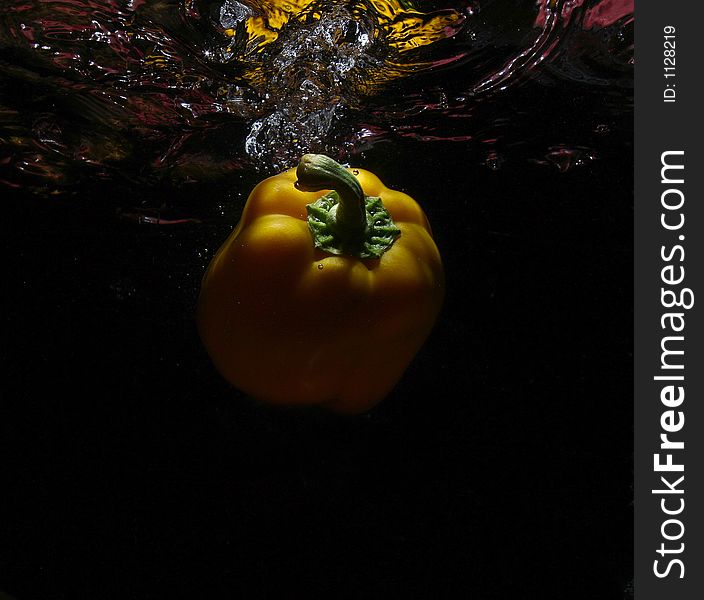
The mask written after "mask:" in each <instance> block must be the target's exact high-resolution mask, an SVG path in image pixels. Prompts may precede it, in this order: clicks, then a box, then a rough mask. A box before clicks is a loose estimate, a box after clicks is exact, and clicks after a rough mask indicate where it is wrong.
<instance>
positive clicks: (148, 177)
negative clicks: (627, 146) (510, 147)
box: [0, 0, 633, 195]
mask: <svg viewBox="0 0 704 600" xmlns="http://www.w3.org/2000/svg"><path fill="white" fill-rule="evenodd" d="M401 4H402V3H401ZM401 4H399V2H398V1H397V0H374V1H372V0H364V1H360V2H357V3H347V2H334V1H331V0H322V1H315V2H314V1H306V0H298V1H291V2H287V3H285V2H282V3H279V4H277V3H276V2H273V1H269V2H266V1H264V0H259V1H255V0H252V1H251V2H250V3H249V4H244V3H240V2H237V1H236V0H226V1H224V2H220V1H217V2H211V1H201V2H196V1H195V0H190V1H186V0H181V1H163V2H140V1H137V0H135V1H131V2H123V1H118V0H94V1H93V2H77V1H73V0H57V1H49V2H31V1H27V2H22V3H17V2H3V5H5V6H6V8H5V9H4V10H3V16H2V19H1V21H0V23H1V25H0V49H1V50H0V52H1V54H0V77H2V82H3V83H2V88H0V156H2V170H1V171H0V180H2V182H3V183H4V184H5V185H7V186H11V187H21V188H26V189H31V190H32V191H34V192H36V193H39V194H46V195H58V194H66V193H70V192H72V191H73V190H75V189H76V187H77V186H80V185H81V184H82V183H83V182H85V181H86V180H95V179H99V180H101V181H104V182H110V184H111V185H113V184H118V185H121V184H124V183H125V182H126V181H127V182H129V183H128V185H129V184H138V185H147V186H151V185H153V184H154V183H156V184H157V185H158V184H159V182H162V181H163V180H164V179H167V180H168V181H170V182H179V183H181V182H183V183H192V182H198V181H213V180H217V179H222V178H227V177H230V176H231V175H232V173H233V171H236V170H251V169H257V170H259V171H262V172H264V173H269V172H275V171H278V170H281V169H283V168H286V167H289V166H291V165H293V164H295V162H296V159H297V157H299V156H300V155H301V154H303V153H305V152H325V153H328V154H330V155H332V156H333V157H335V158H336V159H338V160H341V161H345V162H349V161H352V162H353V161H354V160H355V159H356V158H358V156H359V154H360V153H361V152H362V151H364V150H365V149H369V148H370V147H373V146H374V145H375V144H378V143H380V142H385V141H389V140H394V139H398V138H399V137H401V138H413V139H417V140H421V141H429V142H432V141H438V140H453V141H457V142H472V143H473V145H474V146H475V147H477V146H482V147H483V148H486V160H487V161H489V162H491V164H493V165H495V166H498V165H500V164H502V161H503V152H502V151H501V150H500V149H498V148H495V147H492V146H496V144H494V142H492V140H495V139H498V138H502V139H505V140H506V142H507V143H509V144H515V143H530V142H531V141H533V140H535V139H536V138H539V137H541V135H544V134H545V131H544V130H543V127H542V126H538V127H536V124H535V123H534V122H533V119H534V118H535V115H534V114H532V113H533V112H534V111H532V110H531V111H524V110H521V108H520V107H517V106H515V101H514V100H515V99H518V100H519V101H520V96H517V95H516V94H515V93H514V94H513V95H512V91H511V90H513V89H515V88H517V87H520V86H525V85H533V86H535V85H539V86H541V87H542V88H543V89H549V88H551V87H554V86H559V85H561V84H562V83H564V82H565V81H567V82H570V83H578V84H580V85H582V86H583V87H585V88H586V93H597V94H600V93H604V94H606V95H607V96H608V95H611V96H612V98H611V99H610V100H609V99H607V102H606V103H605V105H604V106H603V108H604V109H605V110H604V114H602V115H594V117H597V118H598V117H601V120H602V121H603V122H594V121H592V122H591V123H585V125H586V126H587V127H592V128H597V127H607V126H608V122H609V121H610V118H611V116H612V115H610V114H609V108H611V110H612V111H613V112H614V113H616V114H618V113H619V111H621V112H623V111H626V110H628V102H629V95H628V93H617V94H616V95H614V92H613V90H614V88H616V89H617V90H621V89H622V88H628V87H629V85H630V69H631V63H632V24H633V17H632V11H629V6H630V5H629V3H628V2H619V1H615V0H610V1H603V2H574V1H571V2H565V1H560V0H557V1H555V2H552V3H543V4H542V5H540V4H533V3H531V2H523V3H517V4H514V3H507V2H499V1H494V2H483V3H481V5H480V4H479V3H474V2H457V1H455V2H438V1H423V0H419V1H418V2H417V3H416V7H415V8H411V4H410V3H409V4H408V5H407V7H406V8H404V7H403V6H402V5H401ZM604 89H606V90H607V91H605V92H602V90H604ZM609 103H611V104H612V106H609ZM597 120H598V119H597ZM545 127H549V124H546V125H545ZM509 128H510V130H511V134H510V136H507V135H506V133H505V132H506V131H507V129H509ZM584 135H585V136H588V135H589V132H588V131H587V132H584ZM579 141H580V142H581V141H583V140H579ZM584 141H586V140H584ZM492 153H497V156H498V158H496V159H494V158H492V157H493V154H492Z"/></svg>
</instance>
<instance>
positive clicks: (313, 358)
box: [197, 154, 444, 413]
mask: <svg viewBox="0 0 704 600" xmlns="http://www.w3.org/2000/svg"><path fill="white" fill-rule="evenodd" d="M365 194H366V196H365ZM443 293H444V276H443V269H442V262H441V260H440V254H439V252H438V249H437V247H436V245H435V243H434V242H433V238H432V236H431V230H430V226H429V224H428V220H427V218H426V216H425V214H424V213H423V211H422V209H421V208H420V206H419V205H418V204H417V203H416V202H415V201H414V200H413V199H412V198H410V197H409V196H407V195H406V194H404V193H402V192H398V191H393V190H390V189H388V188H386V187H385V186H384V185H383V184H382V183H381V181H380V180H379V179H378V178H377V177H376V176H375V175H373V174H372V173H370V172H368V171H364V170H362V169H346V168H344V167H342V166H340V165H339V164H338V163H336V162H335V161H334V160H332V159H330V158H328V157H326V156H323V155H317V154H307V155H305V156H304V157H303V158H302V159H301V161H300V164H299V165H298V168H297V169H290V170H288V171H285V172H284V173H281V174H279V175H276V176H274V177H270V178H269V179H266V180H264V181H262V182H261V183H260V184H259V185H257V186H256V187H255V188H254V190H253V191H252V193H251V195H250V196H249V199H248V200H247V203H246V205H245V208H244V212H243V214H242V218H241V220H240V222H239V223H238V225H237V226H236V228H235V229H234V231H233V232H232V234H231V235H230V236H229V238H228V239H227V240H226V241H225V243H224V244H223V246H222V247H221V248H220V249H219V250H218V252H217V253H216V255H215V257H214V258H213V260H212V262H211V263H210V266H209V267H208V270H207V272H206V273H205V276H204V278H203V283H202V287H201V292H200V298H199V303H198V315H197V319H198V327H199V332H200V336H201V339H202V340H203V343H204V345H205V348H206V349H207V351H208V353H209V355H210V357H211V359H212V360H213V363H214V364H215V366H216V368H217V369H218V371H219V372H220V373H221V374H222V375H223V376H224V377H225V379H227V380H228V381H229V382H230V383H232V384H233V385H234V386H235V387H237V388H239V389H240V390H242V391H244V392H245V393H247V394H249V395H250V396H252V397H254V398H257V399H259V400H261V401H264V402H267V403H271V404H277V405H312V404H319V405H324V406H325V407H327V408H329V409H331V410H333V411H336V412H340V413H360V412H363V411H365V410H367V409H369V408H371V407H372V406H374V405H375V404H376V403H377V402H379V401H380V400H382V399H383V398H384V397H385V396H386V395H387V394H388V393H389V392H390V391H391V389H392V388H393V387H394V385H395V384H396V383H397V381H398V380H399V379H400V377H401V376H402V374H403V372H404V371H405V369H406V367H407V366H408V364H409V363H410V361H411V359H412V358H413V357H414V356H415V354H416V352H417V351H418V349H419V348H420V347H421V345H422V344H423V342H424V341H425V339H426V337H427V336H428V334H429V333H430V331H431V329H432V327H433V323H434V322H435V319H436V317H437V314H438V312H439V310H440V307H441V304H442V299H443Z"/></svg>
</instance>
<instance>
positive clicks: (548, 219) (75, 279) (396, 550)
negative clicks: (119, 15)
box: [0, 3, 633, 600]
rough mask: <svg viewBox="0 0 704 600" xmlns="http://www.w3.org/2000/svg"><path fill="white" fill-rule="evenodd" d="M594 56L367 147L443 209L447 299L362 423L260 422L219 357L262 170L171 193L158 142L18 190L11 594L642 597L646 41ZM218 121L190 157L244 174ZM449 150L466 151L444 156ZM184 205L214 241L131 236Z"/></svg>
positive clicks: (605, 46)
mask: <svg viewBox="0 0 704 600" xmlns="http://www.w3.org/2000/svg"><path fill="white" fill-rule="evenodd" d="M502 6H504V8H505V11H506V14H507V15H510V14H511V12H512V8H511V6H510V5H508V4H504V5H502ZM530 8H531V10H534V6H533V4H532V3H530ZM504 21H505V20H504V19H503V13H502V19H498V20H497V22H500V23H504ZM506 22H507V23H508V21H506ZM529 22H530V21H529ZM506 27H507V30H509V29H510V30H511V31H513V29H512V28H511V27H509V25H507V26H506ZM515 30H516V31H519V29H515ZM531 35H532V34H531ZM584 36H586V34H584V33H583V32H579V31H578V32H577V33H576V34H575V36H573V37H572V38H570V39H571V40H572V41H571V43H570V44H568V45H566V46H565V50H564V51H563V52H562V54H560V55H559V57H558V59H555V60H554V61H552V62H551V63H550V64H547V63H546V64H545V65H544V67H543V70H542V71H540V72H538V73H537V74H536V73H534V74H533V76H532V79H531V78H529V80H528V81H524V82H523V83H522V84H521V85H517V86H516V87H514V88H512V89H511V90H510V91H509V92H508V93H505V94H503V95H502V94H497V95H496V96H494V97H491V96H490V97H488V98H485V99H484V100H483V101H481V102H479V103H478V104H477V105H476V106H473V107H472V106H470V105H469V104H468V108H467V109H466V111H464V112H462V111H461V110H460V111H459V112H456V113H451V114H450V116H447V118H444V120H441V118H440V117H438V114H439V113H438V112H435V113H430V114H431V116H430V117H427V119H426V117H424V115H425V114H428V113H419V115H420V116H418V115H416V116H412V117H411V119H410V121H407V120H406V117H405V116H404V115H403V114H401V115H400V117H399V118H398V121H397V122H395V123H393V122H391V123H390V124H389V123H386V125H387V131H386V133H385V135H383V136H381V137H380V139H377V140H375V142H376V143H374V144H372V145H371V146H370V147H369V148H368V149H367V150H366V151H364V152H361V149H357V150H358V151H357V152H356V153H354V155H353V158H352V161H353V162H354V164H355V165H357V166H361V167H365V168H368V169H370V170H371V171H373V172H375V173H377V174H378V175H379V176H380V177H381V179H382V180H383V181H384V182H385V183H386V184H387V185H388V186H389V187H392V188H396V189H402V190H403V191H406V192H408V193H409V194H410V195H411V196H413V197H414V198H416V199H417V200H418V201H419V202H420V203H421V204H422V206H423V207H424V209H425V210H426V212H427V214H428V217H429V219H430V222H431V223H432V226H433V231H434V234H435V238H436V241H437V244H438V246H439V248H440V251H441V253H442V256H443V260H444V264H445V269H446V278H447V296H446V301H445V304H444V307H443V311H442V313H441V315H440V317H439V319H438V322H437V324H436V327H435V330H434V332H433V333H432V335H431V337H430V338H429V340H428V341H427V343H426V345H425V346H424V347H423V348H422V350H421V351H420V352H419V354H418V355H417V357H416V359H415V360H414V362H413V363H412V364H411V366H410V367H409V369H408V371H407V372H406V374H405V376H404V378H403V379H402V381H401V382H400V383H399V384H398V386H397V387H396V388H395V390H394V391H393V393H392V394H391V395H390V396H389V397H388V398H387V399H386V400H385V401H384V402H383V403H381V404H380V405H379V406H378V407H377V408H376V409H374V410H373V411H372V412H370V413H369V414H366V415H362V416H359V417H353V418H341V417H335V416H332V415H329V414H325V413H322V412H319V411H317V410H274V409H270V408H267V407H264V406H261V405H258V404H256V403H254V402H253V401H251V400H249V399H247V398H245V397H243V396H242V395H241V394H240V393H239V392H237V391H236V390H234V389H233V388H231V387H230V386H229V385H228V384H227V383H226V382H225V381H223V380H222V379H221V378H220V377H219V375H218V374H217V373H216V372H215V370H214V368H213V367H212V365H211V363H210V361H209V359H208V357H207V355H206V353H205V351H204V350H203V348H202V346H201V344H200V341H199V339H198V336H197V332H196V328H195V320H194V311H195V305H196V300H197V295H198V289H199V284H200V279H201V277H202V274H203V272H204V270H205V268H206V266H207V263H208V261H209V260H210V258H211V257H212V255H213V253H214V252H215V250H216V248H217V247H218V245H219V244H220V243H222V241H224V239H225V237H226V236H227V235H228V233H229V231H230V229H231V227H232V226H233V224H234V223H235V222H236V221H237V218H238V216H239V214H240V212H241V210H242V206H243V204H244V200H245V199H246V197H247V194H248V193H249V191H250V190H251V188H252V187H253V186H254V185H255V184H256V182H257V181H258V180H259V179H261V177H263V176H264V175H263V174H262V173H257V172H256V171H255V170H253V169H246V168H243V169H240V170H238V171H237V170H235V171H233V172H232V173H231V174H228V173H229V172H227V170H225V171H226V174H225V175H221V176H220V177H219V178H217V177H216V178H213V179H211V180H208V178H204V179H203V180H201V181H196V182H192V183H188V182H187V181H184V180H183V178H181V179H178V178H176V177H170V176H169V175H168V172H167V173H166V175H164V174H163V173H162V174H161V176H160V177H161V179H159V180H151V179H150V177H151V176H152V175H151V172H150V171H149V169H148V168H147V167H146V166H145V167H144V168H142V167H143V165H142V164H141V163H140V160H142V159H141V155H140V148H141V147H140V144H139V143H138V142H139V139H138V137H135V140H137V141H134V140H133V141H134V143H133V145H132V147H131V149H129V152H131V153H133V155H130V156H128V157H127V158H126V159H125V161H127V163H121V166H122V172H123V174H124V175H125V177H124V178H122V174H119V173H115V172H113V171H109V170H108V172H107V176H105V177H103V179H100V178H97V177H96V178H91V177H90V176H88V177H85V176H81V177H79V176H76V177H75V178H72V177H73V172H72V171H71V170H70V169H67V170H65V173H63V175H62V176H63V177H68V180H69V184H66V185H65V186H64V187H61V185H59V186H58V187H59V188H60V190H59V191H61V192H62V193H60V194H58V195H53V194H51V191H50V190H51V189H52V186H51V185H50V184H49V185H46V184H44V183H42V185H43V186H44V187H42V188H41V190H43V191H42V193H40V194H32V193H30V191H31V190H34V191H35V192H36V190H37V188H36V187H34V188H31V186H27V187H22V186H20V187H3V188H2V205H3V219H2V220H1V222H2V235H1V237H0V239H2V242H3V253H4V256H5V261H4V265H5V269H4V273H5V276H4V282H3V283H4V286H3V289H4V293H3V298H4V300H5V308H4V311H3V319H4V323H3V333H4V336H5V339H4V344H3V346H2V353H3V362H4V363H5V378H4V380H3V399H2V403H1V404H0V456H1V457H2V462H1V467H0V468H1V469H2V471H1V472H0V589H1V590H3V591H5V592H7V593H10V594H12V595H13V596H15V597H16V598H17V600H30V599H34V598H37V599H44V598H71V599H73V598H89V599H94V598H100V599H102V598H106V599H110V598H120V599H124V598H139V599H146V598H174V597H177V598H179V597H195V598H219V597H225V598H240V597H241V598H260V597H268V598H299V597H301V598H303V597H306V598H307V597H315V596H318V595H322V596H323V597H330V598H365V599H366V598H376V597H382V598H404V599H406V598H455V597H465V596H467V597H473V598H478V599H481V600H490V599H494V598H496V599H502V600H503V599H509V598H511V599H513V598H530V599H533V598H535V599H538V600H545V599H549V598H559V599H561V600H565V599H569V600H575V599H581V598H584V599H589V600H597V599H611V598H614V599H622V598H630V597H631V596H632V589H631V583H630V582H631V579H632V570H633V560H632V551H633V541H632V534H633V525H632V516H633V515H632V513H633V506H632V496H633V492H632V479H633V478H632V448H633V430H632V407H633V404H632V402H633V391H632V382H633V366H632V360H633V356H632V339H633V327H632V323H633V315H632V304H633V285H632V273H633V252H632V248H633V229H632V208H633V206H632V189H633V174H632V173H633V148H632V143H631V142H632V135H633V128H632V121H631V119H632V114H631V104H630V99H629V98H630V93H631V90H630V88H629V87H628V85H627V83H628V82H627V81H626V83H625V84H624V79H625V80H627V79H628V73H627V71H625V70H624V68H623V65H624V64H625V62H627V56H626V58H623V57H622V58H623V60H622V61H621V62H619V63H618V64H615V63H616V61H614V64H612V63H611V62H610V61H611V58H612V56H615V55H616V54H617V52H616V50H618V48H621V47H622V46H628V40H627V39H626V40H625V41H624V40H623V39H621V38H623V36H622V32H621V31H620V30H619V29H618V28H616V29H614V30H613V31H612V32H611V33H610V34H609V33H608V32H607V31H606V30H604V32H602V31H599V30H596V31H592V32H590V36H591V37H589V43H586V42H584V40H583V37H584ZM619 36H620V37H619ZM617 38H618V39H619V40H620V41H619V42H618V44H616V42H613V40H614V39H617ZM585 39H586V38H585ZM575 40H576V41H575ZM594 40H597V42H598V43H597V42H594ZM590 44H591V45H590ZM594 44H596V46H595V45H594ZM613 45H615V47H616V50H613V48H612V46H613ZM630 47H631V49H632V45H631V46H630ZM497 48H499V49H500V45H498V44H497V45H496V47H488V50H487V55H488V56H494V55H496V56H498V54H497V53H496V51H497ZM594 48H597V49H598V51H597V50H594ZM512 51H513V48H508V49H507V50H506V53H508V54H510V52H512ZM612 51H613V52H612ZM23 56H24V55H19V59H17V60H20V59H21V60H25V59H24V58H23ZM8 57H9V58H8ZM16 58H17V57H15V56H14V55H12V54H8V53H6V54H5V55H3V59H4V60H7V61H10V60H12V61H14V60H16ZM575 65H577V66H575ZM585 65H588V68H587V67H585ZM594 65H596V66H594ZM470 66H471V65H470ZM499 66H500V65H499ZM38 72H40V74H41V71H38ZM550 72H552V75H551V76H550V77H548V76H547V74H548V73H550ZM585 72H586V73H587V74H590V78H589V77H586V76H585V75H584V73H585ZM447 73H448V72H445V73H442V72H441V73H439V74H438V75H437V76H434V75H431V76H428V77H426V79H424V80H422V81H420V82H418V81H412V82H411V84H410V85H409V89H411V88H412V86H414V85H415V86H418V85H422V86H424V87H425V89H427V90H430V92H429V96H428V98H431V97H432V95H433V93H434V92H433V91H432V90H434V89H435V88H436V87H437V89H438V90H439V91H438V94H437V95H438V98H440V100H442V97H444V92H443V91H442V90H443V89H450V88H451V87H452V86H454V87H455V88H456V89H457V90H462V89H469V88H468V87H467V86H465V85H464V83H465V82H463V81H461V78H462V77H466V78H467V81H473V77H474V74H473V72H472V71H471V69H465V70H464V71H463V72H462V73H464V75H462V74H461V73H455V74H454V77H455V80H454V82H453V83H452V85H449V84H447V82H446V81H444V80H445V78H446V77H448V75H447ZM595 73H598V75H599V77H597V76H596V75H595ZM565 74H567V75H565ZM433 77H435V79H433ZM28 81H29V80H28ZM23 85H25V86H26V87H16V85H15V84H13V85H9V84H8V85H6V86H5V87H4V88H1V89H2V91H3V93H4V94H5V96H6V97H7V98H11V99H13V98H14V100H15V101H16V103H17V105H18V106H20V105H22V102H24V100H22V98H26V99H27V100H26V101H27V102H29V103H30V104H29V109H28V110H27V114H30V113H32V114H34V112H35V111H40V112H38V113H37V114H38V115H39V117H41V118H44V117H46V114H44V113H43V112H41V111H46V112H47V113H50V116H51V119H50V120H52V121H53V120H54V118H55V120H56V122H58V123H68V124H70V125H71V126H70V127H69V126H66V129H65V132H66V133H65V137H70V136H71V135H74V134H76V135H75V137H77V138H79V137H81V136H82V135H83V134H85V136H86V138H90V137H91V134H92V136H93V138H95V140H97V142H96V144H98V146H99V143H98V142H100V140H101V136H102V132H103V129H101V128H100V127H96V128H94V129H92V128H91V122H90V119H88V118H87V120H86V121H81V120H80V115H81V114H82V111H84V107H83V105H82V104H80V103H76V104H75V105H74V106H71V98H72V97H73V96H72V95H71V94H72V92H67V93H64V92H63V91H62V90H60V91H59V92H57V93H56V94H55V96H51V95H49V96H47V97H44V96H40V97H35V96H34V95H33V94H34V92H33V90H34V89H40V87H41V83H37V82H36V81H34V80H31V83H25V84H23ZM33 86H34V87H33ZM443 86H444V87H443ZM401 92H403V90H401ZM401 92H399V93H398V94H397V97H399V96H401V95H402V94H401ZM42 93H44V92H42ZM52 93H53V92H52ZM448 94H449V92H448ZM47 98H49V99H52V98H54V99H55V100H56V102H55V103H54V104H51V106H49V103H48V101H47ZM18 99H19V100H18ZM431 99H432V98H431ZM426 100H427V99H426ZM440 100H438V102H436V104H439V103H440ZM445 100H447V98H445ZM480 100H481V99H480ZM30 101H33V102H34V103H35V104H36V106H35V104H31V102H30ZM453 101H454V100H453ZM52 102H53V100H52ZM371 102H372V104H373V102H376V100H372V101H371ZM378 102H379V105H380V106H382V105H383V104H384V98H381V99H380V100H378ZM427 102H428V103H429V102H430V100H427ZM30 109H31V110H30ZM40 109H41V110H40ZM373 109H374V106H370V107H369V110H368V113H369V115H372V113H373V112H374V110H373ZM62 110H63V111H66V115H68V116H66V115H62V114H61V111H62ZM450 112H451V111H450ZM413 114H415V113H413ZM448 114H449V113H448ZM76 115H78V116H76ZM369 115H368V116H369ZM433 115H435V116H433ZM453 115H454V116H457V115H459V116H460V117H462V119H460V118H454V116H453ZM450 117H452V118H450ZM23 118H24V117H23ZM27 118H28V119H29V117H27ZM62 118H63V120H62ZM209 118H210V117H209ZM217 118H219V117H212V119H213V120H212V121H208V122H209V123H210V124H211V125H212V124H213V123H215V125H214V126H212V127H211V129H208V130H207V131H205V130H204V131H205V133H204V134H203V135H202V136H200V137H199V136H195V137H194V138H193V140H195V141H194V142H193V144H194V145H196V146H197V145H198V144H199V143H201V142H202V141H203V140H206V141H208V142H209V143H212V147H213V148H215V151H214V154H216V155H217V154H218V153H220V154H222V155H223V156H225V157H226V158H227V157H228V155H227V151H229V150H230V149H231V148H232V147H233V143H234V142H233V140H235V139H240V141H241V137H242V133H243V132H244V131H245V129H244V126H243V125H242V124H241V123H240V124H237V125H236V126H235V129H234V132H233V130H232V128H231V127H230V124H229V123H228V122H227V120H226V119H225V118H223V119H222V122H220V121H217V120H216V119H217ZM369 118H370V119H372V118H373V117H371V116H370V117H369ZM424 119H425V120H424ZM433 119H437V121H434V120H433ZM453 119H454V120H453ZM30 120H31V119H30ZM39 121H41V119H39ZM76 123H78V125H79V127H80V126H83V127H84V128H85V132H81V131H77V130H76V129H75V124H76ZM404 123H411V124H412V127H406V125H404ZM81 124H82V125H81ZM12 127H15V125H14V124H12ZM238 127H239V129H238ZM448 130H449V131H456V132H457V135H458V137H462V135H464V139H463V140H461V141H456V142H448V141H445V142H443V141H432V140H433V139H434V138H439V137H443V135H445V136H446V135H447V133H448ZM8 131H10V134H11V133H12V131H14V130H12V128H10V129H8ZM105 132H106V135H112V134H114V132H112V131H111V130H110V129H109V128H107V129H105ZM10 134H8V135H7V136H6V138H7V139H5V138H3V140H5V141H7V140H9V139H10V137H11V136H10ZM79 134H80V135H79ZM441 134H443V135H441ZM47 135H48V134H47ZM165 135H166V137H167V138H168V135H170V132H166V134H165ZM123 141H124V140H122V139H121V138H118V139H117V141H116V142H115V144H117V145H118V146H120V144H122V143H123ZM30 146H31V145H30ZM145 148H146V149H144V148H142V150H141V151H142V154H143V155H144V156H148V155H149V152H150V148H149V147H148V145H147V146H145ZM50 150H51V148H50ZM195 156H196V158H197V157H198V156H199V155H198V154H197V153H196V154H195ZM21 158H22V160H24V158H25V157H24V155H22V157H21ZM206 158H208V157H207V155H206ZM130 160H132V161H133V162H134V164H131V163H129V161H130ZM208 160H209V158H208ZM208 160H204V162H205V163H207V162H208ZM228 160H230V159H229V158H228ZM18 161H19V159H18ZM18 164H19V162H18ZM61 164H64V163H61ZM228 164H229V163H228ZM0 166H2V167H3V168H4V167H6V166H7V165H4V166H3V165H0ZM89 166H90V165H89ZM186 166H188V165H186ZM230 167H231V165H230ZM230 167H228V169H229V168H230ZM23 168H25V171H24V172H23V174H22V176H24V175H25V174H26V173H27V172H29V175H30V176H31V175H32V172H31V165H29V166H27V165H24V167H23ZM87 168H88V167H86V169H87ZM8 169H9V167H8ZM199 169H200V170H201V171H202V170H207V167H198V165H196V167H194V169H193V172H201V171H199ZM176 171H177V169H174V172H176ZM87 172H88V174H89V175H90V171H87ZM96 172H98V171H96ZM99 172H100V173H102V174H103V175H105V172H104V170H102V171H99ZM0 173H4V172H3V171H0ZM66 173H68V175H66ZM47 174H48V176H49V178H51V176H52V172H51V169H49V170H48V171H47V170H46V169H45V170H43V171H42V175H43V176H44V179H43V180H42V181H43V182H45V181H46V176H47ZM101 176H102V175H101ZM3 177H4V175H3ZM130 177H133V179H132V180H131V181H130ZM20 181H23V180H21V179H20ZM62 181H64V180H62ZM62 185H64V184H62ZM30 188H31V189H30ZM160 206H162V207H167V209H168V210H167V211H166V212H165V216H166V217H168V218H180V217H189V218H190V217H196V220H191V221H187V222H184V223H182V224H172V225H154V224H148V223H143V222H142V223H140V222H139V219H138V218H135V217H134V212H135V210H136V209H135V207H137V208H138V209H139V210H141V211H142V212H144V207H160ZM139 210H138V211H137V212H139ZM146 214H148V215H151V216H155V215H158V214H159V213H158V212H154V211H152V212H149V211H147V213H146Z"/></svg>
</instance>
